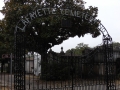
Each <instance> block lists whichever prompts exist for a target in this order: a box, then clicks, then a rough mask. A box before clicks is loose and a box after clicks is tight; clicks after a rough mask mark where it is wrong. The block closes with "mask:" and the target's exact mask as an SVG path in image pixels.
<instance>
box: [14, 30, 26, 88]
mask: <svg viewBox="0 0 120 90" xmlns="http://www.w3.org/2000/svg"><path fill="white" fill-rule="evenodd" d="M14 67H15V68H14V90H25V36H24V32H16V34H15V51H14Z"/></svg>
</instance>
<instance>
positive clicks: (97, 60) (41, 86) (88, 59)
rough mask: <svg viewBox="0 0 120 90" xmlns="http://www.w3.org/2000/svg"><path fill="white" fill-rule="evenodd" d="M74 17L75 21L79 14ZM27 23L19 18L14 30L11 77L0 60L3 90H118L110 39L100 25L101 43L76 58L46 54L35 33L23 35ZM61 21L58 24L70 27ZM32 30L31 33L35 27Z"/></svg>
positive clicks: (71, 54) (28, 22)
mask: <svg viewBox="0 0 120 90" xmlns="http://www.w3.org/2000/svg"><path fill="white" fill-rule="evenodd" d="M39 10H40V9H38V10H36V11H39ZM54 10H55V9H54V8H53V11H54ZM62 10H64V9H62ZM66 10H68V9H65V11H66ZM76 12H78V11H76ZM32 13H34V12H32ZM52 14H54V12H52ZM30 15H31V16H30V17H31V18H32V19H35V16H32V14H30ZM39 15H40V12H39ZM86 15H87V14H86ZM87 16H89V15H87ZM87 16H86V17H87ZM41 17H42V14H41ZM71 17H72V16H71ZM76 17H77V18H78V15H76ZM86 17H85V18H86ZM36 18H37V17H36ZM86 19H87V18H86ZM26 20H27V21H25V20H24V19H23V18H22V19H21V20H20V21H19V22H18V23H17V26H16V28H15V42H14V58H13V67H12V68H13V73H12V72H11V75H10V74H6V73H5V70H3V68H5V63H6V62H4V61H1V63H2V65H1V66H2V69H1V70H2V72H1V75H0V79H1V85H3V86H4V87H3V89H2V90H6V88H7V87H8V88H7V89H8V90H119V87H120V85H119V79H117V80H116V62H115V60H114V58H113V44H112V38H111V36H110V35H109V33H108V32H107V30H106V28H105V27H104V26H103V25H102V24H101V23H100V22H98V23H99V27H98V29H99V31H100V32H101V34H102V35H103V39H102V41H103V42H102V44H101V45H100V46H98V47H96V48H94V49H92V50H88V51H87V53H86V52H85V53H83V55H81V56H75V55H74V52H72V51H71V53H70V54H69V55H65V54H58V53H55V52H53V51H50V52H47V49H46V46H44V45H41V41H40V40H38V38H37V33H34V34H30V33H29V34H28V33H26V28H27V29H30V28H29V25H30V23H31V22H32V21H28V18H26ZM64 22H65V23H64ZM64 22H62V24H61V25H63V26H66V25H67V24H69V25H68V26H70V25H71V24H72V23H70V22H67V21H64ZM96 22H97V20H96ZM21 23H22V24H21ZM42 24H44V23H42ZM21 26H22V28H20V27H21ZM31 28H33V30H34V27H31ZM68 28H70V27H68ZM31 32H32V31H31ZM32 33H33V32H32ZM33 38H34V40H33ZM39 51H40V53H39ZM46 52H47V53H46ZM1 88H2V86H1Z"/></svg>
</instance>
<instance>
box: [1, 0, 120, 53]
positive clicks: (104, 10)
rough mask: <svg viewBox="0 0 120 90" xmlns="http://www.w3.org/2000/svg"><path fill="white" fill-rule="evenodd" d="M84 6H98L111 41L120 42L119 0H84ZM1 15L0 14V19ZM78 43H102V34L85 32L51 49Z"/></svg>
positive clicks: (64, 48)
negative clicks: (92, 35) (79, 36)
mask: <svg viewBox="0 0 120 90" xmlns="http://www.w3.org/2000/svg"><path fill="white" fill-rule="evenodd" d="M84 1H85V2H86V5H85V6H86V8H87V7H88V6H95V7H98V17H97V18H98V19H100V20H101V23H102V24H103V25H104V26H105V28H106V29H107V31H108V32H109V34H110V35H111V37H112V38H113V41H115V42H120V0H84ZM3 5H4V3H3V0H0V9H2V6H3ZM2 18H3V15H2V14H0V19H2ZM79 43H85V44H89V46H90V47H94V46H97V45H99V44H101V43H102V35H100V36H99V37H97V38H92V37H91V35H89V34H86V35H85V36H84V37H81V38H77V37H74V38H69V39H68V40H66V41H64V42H63V43H62V44H60V45H56V46H54V47H53V48H52V50H53V51H56V52H60V50H61V47H63V50H64V51H66V50H68V49H71V48H74V47H75V46H76V45H77V44H79Z"/></svg>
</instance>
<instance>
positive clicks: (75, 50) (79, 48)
mask: <svg viewBox="0 0 120 90" xmlns="http://www.w3.org/2000/svg"><path fill="white" fill-rule="evenodd" d="M86 48H90V47H89V46H88V44H84V43H79V44H77V46H76V47H75V48H72V49H71V50H70V49H69V50H67V51H66V54H70V53H71V51H72V53H73V55H82V52H83V50H85V49H86Z"/></svg>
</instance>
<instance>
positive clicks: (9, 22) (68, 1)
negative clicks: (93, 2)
mask: <svg viewBox="0 0 120 90" xmlns="http://www.w3.org/2000/svg"><path fill="white" fill-rule="evenodd" d="M84 4H85V2H84V1H83V0H6V1H5V6H4V7H3V9H2V10H1V12H2V13H3V14H4V16H5V17H4V19H3V20H2V21H1V23H2V24H1V27H2V32H5V33H4V34H3V35H7V36H6V37H7V38H8V39H9V40H10V41H11V42H13V41H14V38H13V37H14V32H15V26H16V25H17V23H18V21H19V20H20V19H21V18H22V17H24V16H25V15H27V14H28V13H30V12H32V11H34V10H36V9H37V8H45V7H47V8H50V7H52V8H56V9H57V11H58V12H59V10H60V8H70V9H72V10H79V11H81V12H83V13H87V14H89V15H90V16H92V17H93V18H90V17H89V19H87V20H86V19H82V18H77V17H72V16H66V15H44V16H42V17H37V18H36V19H34V20H32V22H31V23H30V24H29V25H28V26H27V27H26V30H25V37H26V46H27V47H26V49H27V50H28V51H35V52H38V53H41V52H42V51H41V50H40V49H39V48H37V49H36V48H32V47H40V46H43V47H42V48H43V50H48V49H49V48H51V47H53V46H54V45H58V44H61V43H62V42H63V41H64V40H67V39H68V38H69V37H74V36H78V37H81V36H84V35H85V34H87V33H90V34H92V36H93V37H97V36H98V35H100V31H99V30H98V26H99V22H100V20H97V21H96V17H97V14H98V9H97V7H92V6H90V7H89V8H87V9H85V8H84ZM83 17H84V16H83ZM61 20H69V21H70V22H72V24H71V27H62V26H61ZM1 36H2V35H1V34H0V37H1ZM7 41H8V40H7ZM7 43H8V42H7ZM9 44H10V45H11V46H13V45H12V44H11V43H8V46H9V47H10V45H9ZM37 45H38V46H37ZM40 48H41V47H40ZM44 48H46V49H44Z"/></svg>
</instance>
